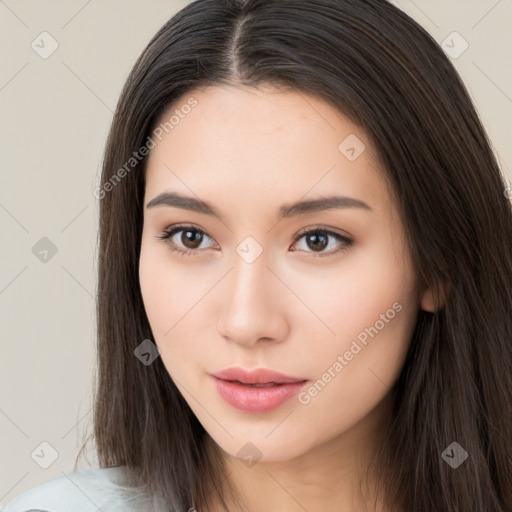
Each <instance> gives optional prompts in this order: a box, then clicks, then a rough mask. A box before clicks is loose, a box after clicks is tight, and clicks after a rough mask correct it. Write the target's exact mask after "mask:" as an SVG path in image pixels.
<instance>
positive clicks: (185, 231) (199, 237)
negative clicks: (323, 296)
mask: <svg viewBox="0 0 512 512" xmlns="http://www.w3.org/2000/svg"><path fill="white" fill-rule="evenodd" d="M178 233H181V236H180V237H179V240H180V244H182V247H180V246H179V245H178V244H177V243H176V241H175V240H173V238H174V237H175V235H177V234H178ZM156 238H158V239H159V240H164V241H165V242H166V243H167V245H168V246H169V249H170V250H171V251H173V252H177V253H178V254H181V255H182V256H192V255H194V253H196V254H197V253H199V252H200V251H199V250H198V249H200V248H201V244H202V243H203V241H204V240H205V239H206V238H210V237H209V236H208V235H207V234H206V233H205V232H204V231H203V230H201V229H199V228H197V227H195V226H192V225H174V226H171V227H169V228H167V229H165V230H164V231H163V232H162V233H161V234H160V235H158V236H157V237H156ZM303 238H304V239H305V241H306V247H309V248H312V249H313V250H312V251H308V250H307V249H306V250H305V252H313V253H315V252H316V253H319V254H313V257H319V256H320V257H325V256H331V255H333V254H337V253H339V252H342V251H345V250H347V249H348V248H349V247H350V246H351V245H352V244H353V240H351V239H350V238H348V237H346V236H343V235H341V234H339V233H336V232H334V231H331V230H328V229H325V228H313V229H304V230H302V231H301V232H300V233H299V234H298V235H297V237H296V238H295V241H294V244H293V246H294V245H296V244H297V242H300V241H301V240H302V239H303ZM329 239H334V240H336V241H337V242H338V244H339V245H341V247H339V248H338V249H334V250H330V251H324V249H325V248H326V247H329V245H330V244H329ZM331 245H333V244H331ZM334 245H335V244H334ZM293 246H292V247H293ZM292 250H295V249H292ZM301 250H304V249H301Z"/></svg>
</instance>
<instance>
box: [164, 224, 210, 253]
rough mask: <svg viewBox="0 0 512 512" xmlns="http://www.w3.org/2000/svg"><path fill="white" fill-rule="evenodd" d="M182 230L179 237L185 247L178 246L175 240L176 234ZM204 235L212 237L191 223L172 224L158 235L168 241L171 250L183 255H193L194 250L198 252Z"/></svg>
mask: <svg viewBox="0 0 512 512" xmlns="http://www.w3.org/2000/svg"><path fill="white" fill-rule="evenodd" d="M180 232H181V233H182V234H181V236H180V237H179V239H180V242H181V243H182V244H183V246H184V249H182V248H181V247H179V246H177V244H176V242H175V241H174V240H173V238H174V235H176V234H177V233H180ZM204 237H206V238H210V237H209V236H208V235H207V234H206V233H205V232H204V231H202V230H201V229H198V228H196V227H195V226H191V225H175V226H171V227H170V228H167V229H166V230H164V231H163V233H161V234H160V235H159V236H157V238H158V239H160V240H165V241H166V243H167V245H168V246H169V249H170V250H171V251H173V252H177V253H179V254H181V255H182V256H192V255H193V253H194V252H198V251H197V249H198V248H199V247H200V246H201V243H202V242H203V240H204Z"/></svg>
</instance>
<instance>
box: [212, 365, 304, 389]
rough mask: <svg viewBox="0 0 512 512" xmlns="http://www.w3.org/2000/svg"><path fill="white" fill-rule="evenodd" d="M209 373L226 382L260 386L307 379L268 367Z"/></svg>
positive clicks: (230, 369)
mask: <svg viewBox="0 0 512 512" xmlns="http://www.w3.org/2000/svg"><path fill="white" fill-rule="evenodd" d="M211 375H212V376H213V377H216V378H217V379H222V380H224V381H228V382H234V383H239V384H243V385H254V386H258V385H262V386H261V387H271V386H278V385H281V384H294V383H299V382H304V381H306V380H308V379H306V378H304V377H302V378H301V377H291V376H289V375H285V374H283V373H280V372H277V371H275V370H270V369H268V368H257V369H254V370H246V369H244V368H241V367H232V368H226V369H224V370H220V371H218V372H215V373H212V374H211Z"/></svg>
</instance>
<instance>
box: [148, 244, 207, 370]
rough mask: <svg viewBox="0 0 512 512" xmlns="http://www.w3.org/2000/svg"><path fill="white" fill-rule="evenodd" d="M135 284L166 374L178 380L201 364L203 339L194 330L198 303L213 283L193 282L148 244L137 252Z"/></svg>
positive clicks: (196, 326) (185, 273) (198, 326)
mask: <svg viewBox="0 0 512 512" xmlns="http://www.w3.org/2000/svg"><path fill="white" fill-rule="evenodd" d="M183 268H185V267H183ZM139 281H140V289H141V294H142V299H143V302H144V308H145V311H146V316H147V318H148V321H149V324H150V327H151V331H152V333H153V336H154V340H153V341H154V343H155V344H156V345H157V347H158V349H159V350H160V356H161V358H162V361H163V363H164V365H165V367H166V369H167V371H168V373H169V374H171V375H172V376H173V378H174V377H176V378H177V380H181V379H182V377H183V372H184V370H185V369H186V371H189V370H190V369H191V367H192V366H193V365H194V362H195V361H201V346H200V343H201V340H203V339H204V335H203V336H201V333H200V332H194V329H197V330H198V331H199V329H200V322H199V321H198V318H197V315H198V314H201V300H202V298H204V296H205V293H206V292H207V291H208V290H209V289H210V288H211V287H212V284H213V283H210V282H203V281H201V282H196V281H195V280H194V277H193V276H192V277H191V275H190V272H188V273H187V272H180V269H179V267H178V266H177V265H176V264H175V263H174V264H172V263H171V262H170V260H169V255H168V254H166V251H162V250H161V248H155V247H152V246H151V245H150V244H148V245H144V244H143V245H142V248H141V255H140V263H139ZM183 361H186V364H183Z"/></svg>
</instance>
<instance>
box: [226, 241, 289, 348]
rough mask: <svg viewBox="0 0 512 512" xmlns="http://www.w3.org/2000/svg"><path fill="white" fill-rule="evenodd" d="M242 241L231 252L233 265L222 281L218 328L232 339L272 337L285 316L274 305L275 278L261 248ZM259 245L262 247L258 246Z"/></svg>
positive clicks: (247, 340)
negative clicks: (258, 249) (221, 300)
mask: <svg viewBox="0 0 512 512" xmlns="http://www.w3.org/2000/svg"><path fill="white" fill-rule="evenodd" d="M255 249H256V248H255V247H254V246H251V241H248V243H247V245H245V244H244V243H243V242H242V243H241V244H240V245H239V247H237V254H234V256H233V268H232V271H231V272H230V277H229V278H228V280H227V283H226V285H225V286H226V292H225V295H224V304H223V308H222V314H221V318H220V319H219V320H220V323H219V331H220V332H221V334H223V335H224V336H226V337H228V338H230V339H232V340H233V341H236V342H242V343H246V344H249V343H254V342H256V341H257V340H258V339H260V338H272V339H273V338H276V337H279V336H281V334H282V333H281V332H278V330H279V326H281V325H282V324H283V323H284V322H285V320H284V318H283V311H281V310H280V308H279V307H278V305H277V302H278V301H277V300H276V297H277V293H278V290H277V288H276V285H277V284H278V283H276V282H275V281H277V280H276V278H275V276H274V275H273V274H272V272H271V271H270V270H269V269H268V268H267V265H268V264H269V261H268V258H267V255H266V253H265V251H264V250H262V251H261V252H260V254H259V255H257V256H256V257H255V253H254V252H252V253H251V251H254V250H255ZM262 249H263V248H262Z"/></svg>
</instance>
